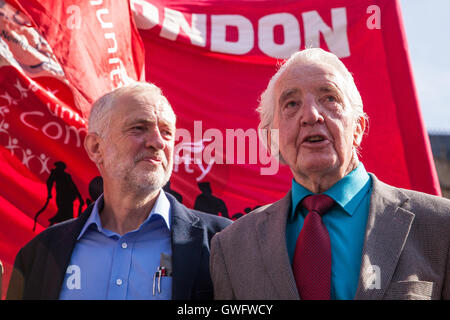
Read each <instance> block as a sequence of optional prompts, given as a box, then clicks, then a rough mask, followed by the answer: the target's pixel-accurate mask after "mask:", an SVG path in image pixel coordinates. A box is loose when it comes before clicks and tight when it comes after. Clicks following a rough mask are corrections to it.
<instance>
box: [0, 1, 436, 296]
mask: <svg viewBox="0 0 450 320" xmlns="http://www.w3.org/2000/svg"><path fill="white" fill-rule="evenodd" d="M130 2H131V4H130V6H129V5H128V3H127V2H125V1H113V0H109V1H107V0H91V1H84V2H82V3H81V2H80V1H75V0H71V1H64V2H62V1H37V0H26V1H25V0H16V1H12V0H10V3H11V4H13V5H14V7H13V6H12V5H10V4H8V3H7V4H5V5H4V6H3V7H1V8H0V13H1V14H0V22H1V23H0V29H1V30H0V186H1V188H0V190H1V191H0V222H1V223H0V260H1V261H2V262H3V264H4V265H5V268H6V274H5V281H3V296H4V295H5V291H6V286H7V282H8V281H7V280H8V278H9V274H10V272H11V266H12V263H13V260H14V257H15V255H16V253H17V251H18V249H19V248H20V247H21V246H23V245H24V244H25V243H26V242H27V241H29V240H30V239H31V238H32V237H33V236H35V235H36V234H37V233H39V232H40V231H42V230H43V229H44V228H46V227H47V226H49V225H50V224H53V223H57V222H59V221H63V220H65V219H68V218H70V217H72V216H77V214H78V212H79V210H80V209H84V208H85V207H86V203H89V202H90V201H92V199H93V198H95V196H96V195H97V194H98V192H99V191H101V183H99V181H98V179H96V176H97V175H98V172H97V169H96V168H95V165H94V164H93V163H92V162H91V161H90V160H89V159H88V157H87V156H86V154H85V151H84V149H83V147H82V142H83V139H84V137H85V133H86V115H87V113H88V111H89V105H90V103H91V102H92V101H93V100H95V99H96V98H97V97H98V96H100V95H101V94H102V93H104V92H106V91H109V90H111V89H113V88H115V87H118V86H121V85H122V84H123V83H125V82H126V79H127V77H130V78H133V79H138V78H140V77H141V75H142V74H143V73H142V71H143V64H144V63H143V60H144V58H145V66H146V68H145V69H146V70H145V73H146V77H147V80H148V81H150V82H153V83H155V84H156V85H158V86H159V87H161V88H162V90H163V93H164V94H165V95H166V96H167V98H168V99H169V101H170V102H171V104H172V106H173V108H174V110H175V113H176V114H177V141H176V147H175V155H174V157H175V165H174V172H173V176H172V179H171V185H170V186H168V187H167V188H166V189H167V190H168V191H169V192H172V193H173V194H175V195H176V196H177V197H178V198H179V199H180V201H182V202H183V203H184V204H185V205H186V206H188V207H192V208H197V209H200V210H204V211H209V212H211V213H214V214H220V215H223V216H228V217H230V218H234V219H235V218H238V217H239V216H240V215H242V214H245V213H247V212H248V211H249V210H251V209H253V208H254V207H255V206H258V205H263V204H267V203H269V202H273V201H275V200H277V199H279V198H281V197H282V196H283V195H284V194H285V193H286V192H287V191H288V190H289V188H290V186H291V179H292V175H291V173H290V171H289V168H287V167H285V166H279V164H278V162H276V161H275V160H274V159H273V158H270V157H268V156H267V153H266V150H265V148H264V147H263V146H262V145H261V144H260V143H259V141H258V136H257V135H258V133H257V131H256V128H257V125H258V115H257V113H256V112H255V109H256V107H257V106H258V99H259V96H260V94H261V93H262V92H263V91H264V89H265V88H266V86H267V83H268V81H269V79H270V78H271V76H272V75H273V74H274V73H275V71H276V68H277V64H278V63H279V62H280V61H282V60H283V59H286V58H288V57H289V56H290V55H291V54H292V53H293V52H295V51H297V50H300V49H304V48H305V47H322V48H324V49H325V50H328V51H331V52H333V53H335V54H336V55H337V56H339V57H340V58H341V59H342V61H343V62H344V63H345V65H346V66H347V67H348V69H349V70H350V71H351V72H352V73H353V75H354V78H355V82H356V85H357V87H358V88H359V90H360V93H361V96H362V99H363V102H364V110H365V112H366V113H367V114H368V115H369V118H370V120H369V123H370V126H369V127H370V128H369V130H368V134H367V135H366V136H365V137H364V139H363V143H362V151H361V156H360V158H361V160H362V162H363V163H364V165H365V167H366V169H367V170H368V171H370V172H374V173H375V174H376V175H377V176H378V177H379V178H380V179H381V180H383V181H385V182H388V183H390V184H392V185H395V186H398V187H404V188H409V189H415V190H418V191H424V192H427V193H431V194H440V189H439V184H438V179H437V175H436V171H435V168H434V164H433V161H432V155H431V149H430V146H429V141H428V136H427V134H426V131H425V128H424V124H423V121H422V117H421V113H420V108H419V105H418V99H417V95H416V92H415V88H414V82H413V77H412V72H411V67H410V64H409V57H408V51H407V44H406V38H405V35H404V31H403V27H402V20H401V15H400V9H399V4H398V1H392V0H371V1H369V0H357V1H351V2H349V1H344V0H331V1H330V0H327V1H325V0H321V1H318V0H314V1H313V0H303V1H268V0H264V1H255V0H253V1H250V0H248V1H235V0H233V1H213V0H209V1H208V0H206V1H194V0H191V1H168V0H161V1H157V0H155V1H153V0H131V1H130ZM130 7H131V10H132V11H133V12H134V18H135V19H134V20H133V19H132V18H130ZM135 24H136V25H135ZM136 27H138V29H139V32H138V29H137V28H136ZM139 35H140V37H142V40H141V39H140V37H139ZM143 48H145V57H144V51H143ZM49 195H50V196H51V197H49ZM33 229H34V230H33Z"/></svg>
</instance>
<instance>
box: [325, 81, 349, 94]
mask: <svg viewBox="0 0 450 320" xmlns="http://www.w3.org/2000/svg"><path fill="white" fill-rule="evenodd" d="M319 92H322V93H330V92H336V93H339V94H341V95H342V94H344V93H343V92H342V90H341V89H340V88H339V87H338V86H336V85H335V84H334V83H329V84H326V85H324V86H321V87H319Z"/></svg>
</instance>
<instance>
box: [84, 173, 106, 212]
mask: <svg viewBox="0 0 450 320" xmlns="http://www.w3.org/2000/svg"><path fill="white" fill-rule="evenodd" d="M102 193H103V178H102V177H101V176H97V177H95V178H94V179H92V180H91V182H89V195H90V196H91V198H87V199H86V205H87V206H90V205H91V203H93V202H95V200H97V199H98V197H100V195H101V194H102Z"/></svg>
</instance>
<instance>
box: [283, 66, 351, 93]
mask: <svg viewBox="0 0 450 320" xmlns="http://www.w3.org/2000/svg"><path fill="white" fill-rule="evenodd" d="M324 85H331V86H334V87H336V88H337V89H339V90H341V91H343V92H344V89H345V81H344V77H343V76H342V74H341V73H340V72H339V71H338V70H337V69H336V67H334V66H332V65H330V64H327V63H321V62H315V61H314V62H312V61H299V62H294V63H293V64H291V65H289V66H288V67H287V68H286V70H284V72H283V73H282V74H281V75H280V77H279V78H278V80H277V82H276V83H275V92H276V95H277V96H279V95H280V94H281V93H282V92H283V91H284V90H286V89H288V88H291V87H308V86H313V87H314V86H324Z"/></svg>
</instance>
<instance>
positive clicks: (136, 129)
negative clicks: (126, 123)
mask: <svg viewBox="0 0 450 320" xmlns="http://www.w3.org/2000/svg"><path fill="white" fill-rule="evenodd" d="M131 130H133V131H144V130H145V127H144V126H134V127H132V128H131Z"/></svg>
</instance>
